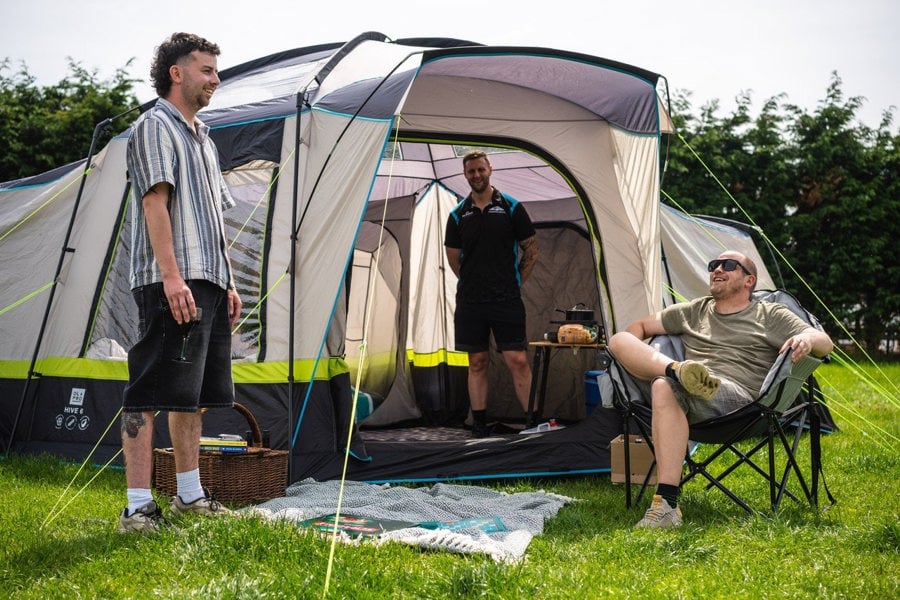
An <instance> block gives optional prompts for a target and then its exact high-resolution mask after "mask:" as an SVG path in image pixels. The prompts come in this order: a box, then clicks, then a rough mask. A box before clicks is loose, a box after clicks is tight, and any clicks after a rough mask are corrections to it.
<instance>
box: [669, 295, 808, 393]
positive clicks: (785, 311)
mask: <svg viewBox="0 0 900 600" xmlns="http://www.w3.org/2000/svg"><path fill="white" fill-rule="evenodd" d="M714 306H715V300H713V298H712V296H704V297H702V298H697V299H696V300H692V301H690V302H684V303H680V304H674V305H672V306H669V307H667V308H665V309H663V311H662V313H661V315H660V316H661V319H662V325H663V328H664V329H665V330H666V333H669V334H673V335H679V336H681V341H682V342H683V343H684V353H685V359H687V360H696V361H699V362H702V363H704V364H705V365H706V367H707V368H708V369H709V370H710V372H711V373H713V374H714V375H716V376H717V377H721V378H724V379H729V380H731V381H733V382H735V383H737V384H739V385H741V386H742V387H744V388H746V389H747V391H748V392H750V393H751V394H752V395H753V397H754V398H755V397H757V396H758V395H759V389H760V387H761V386H762V382H763V380H764V379H765V377H766V374H767V373H768V372H769V369H770V368H771V366H772V363H774V362H775V358H776V357H777V356H778V351H779V350H780V349H781V346H782V345H783V344H784V342H785V341H786V340H787V339H788V338H789V337H791V336H793V335H796V334H798V333H801V332H803V331H805V330H807V329H808V328H809V325H808V324H807V323H806V322H804V321H803V320H802V319H801V318H800V317H798V316H797V315H795V314H794V313H793V312H791V310H790V309H789V308H787V307H786V306H784V305H783V304H779V303H777V302H765V301H757V300H753V301H751V302H750V305H749V306H748V307H747V308H745V309H744V310H742V311H740V312H737V313H732V314H729V315H720V314H718V313H717V312H716V311H715V310H714V308H713V307H714Z"/></svg>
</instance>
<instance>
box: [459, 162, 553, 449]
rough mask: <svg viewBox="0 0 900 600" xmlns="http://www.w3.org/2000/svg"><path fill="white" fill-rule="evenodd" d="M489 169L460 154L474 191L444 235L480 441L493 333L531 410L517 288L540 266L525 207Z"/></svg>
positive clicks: (486, 430)
mask: <svg viewBox="0 0 900 600" xmlns="http://www.w3.org/2000/svg"><path fill="white" fill-rule="evenodd" d="M492 172H493V168H492V167H491V161H490V160H489V159H488V156H487V154H486V153H485V152H483V151H481V150H473V151H471V152H468V153H467V154H466V155H465V156H464V157H463V174H464V175H465V177H466V181H467V182H468V183H469V187H471V188H472V192H471V193H470V194H469V195H468V196H467V197H466V198H465V199H464V200H463V201H462V202H460V203H459V204H458V205H457V206H456V207H455V208H454V209H453V210H452V211H451V212H450V216H449V217H448V218H447V228H446V233H445V236H444V249H445V251H446V254H447V262H448V263H449V264H450V268H451V269H452V270H453V272H454V273H455V274H456V276H457V277H458V278H459V282H458V284H457V287H456V313H455V315H454V326H455V329H456V349H457V350H462V351H465V352H468V353H469V374H468V386H467V387H468V391H469V404H470V406H471V408H472V418H473V419H474V424H473V426H472V437H476V438H482V437H487V436H489V435H490V434H491V433H492V431H491V428H490V427H489V426H488V424H487V400H488V364H489V362H490V357H489V355H488V351H489V344H490V335H491V334H492V333H493V335H494V342H495V343H496V345H497V350H499V351H500V352H502V353H503V359H504V361H505V362H506V366H507V367H508V368H509V371H510V373H511V374H512V379H513V386H514V388H515V393H516V398H517V399H518V401H519V404H520V405H521V406H522V410H523V411H525V412H526V413H527V412H528V396H529V394H530V391H531V366H530V365H529V364H528V356H527V354H526V352H525V350H526V348H527V343H528V341H527V339H526V334H525V305H524V303H523V302H522V296H521V293H520V288H521V286H522V283H523V282H525V280H527V279H528V276H529V275H530V274H531V271H532V269H533V268H534V265H535V263H536V262H537V258H538V244H537V236H536V235H535V230H534V225H533V224H532V223H531V219H530V218H529V216H528V213H527V212H525V207H524V206H522V204H521V203H520V202H518V201H517V200H515V199H514V198H512V197H510V196H507V195H506V194H503V193H501V192H500V191H498V190H497V189H495V188H494V187H493V186H492V185H491V173H492Z"/></svg>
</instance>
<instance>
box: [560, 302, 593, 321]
mask: <svg viewBox="0 0 900 600" xmlns="http://www.w3.org/2000/svg"><path fill="white" fill-rule="evenodd" d="M556 312H561V313H563V314H565V315H566V321H579V322H592V321H593V320H594V311H592V310H591V309H589V308H588V307H587V306H585V305H584V304H583V303H581V302H579V303H578V304H576V305H575V306H573V307H572V308H568V309H566V310H563V309H561V308H557V309H556Z"/></svg>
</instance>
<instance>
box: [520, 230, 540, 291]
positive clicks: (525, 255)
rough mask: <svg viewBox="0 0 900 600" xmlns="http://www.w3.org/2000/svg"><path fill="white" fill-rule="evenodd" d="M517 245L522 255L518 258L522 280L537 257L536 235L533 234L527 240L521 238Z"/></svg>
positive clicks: (526, 276)
mask: <svg viewBox="0 0 900 600" xmlns="http://www.w3.org/2000/svg"><path fill="white" fill-rule="evenodd" d="M519 247H520V248H521V249H522V256H521V257H520V258H519V274H520V275H521V277H522V281H526V280H527V279H528V276H529V275H531V270H532V269H534V264H535V263H536V262H537V259H538V243H537V236H536V235H533V236H531V237H530V238H528V239H527V240H522V241H521V242H519Z"/></svg>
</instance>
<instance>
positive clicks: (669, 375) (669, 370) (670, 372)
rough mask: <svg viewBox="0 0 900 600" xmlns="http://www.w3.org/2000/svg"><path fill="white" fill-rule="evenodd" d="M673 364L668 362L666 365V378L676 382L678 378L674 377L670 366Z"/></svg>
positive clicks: (673, 371)
mask: <svg viewBox="0 0 900 600" xmlns="http://www.w3.org/2000/svg"><path fill="white" fill-rule="evenodd" d="M674 364H675V363H673V362H670V363H669V364H667V365H666V377H668V378H670V379H674V380H675V381H678V376H677V375H675V369H674V368H672V365H674Z"/></svg>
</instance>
